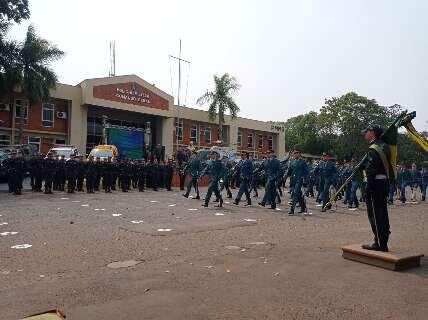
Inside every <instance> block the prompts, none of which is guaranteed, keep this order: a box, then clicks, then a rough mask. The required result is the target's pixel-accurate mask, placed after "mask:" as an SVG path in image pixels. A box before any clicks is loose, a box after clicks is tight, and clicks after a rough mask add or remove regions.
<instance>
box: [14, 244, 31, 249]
mask: <svg viewBox="0 0 428 320" xmlns="http://www.w3.org/2000/svg"><path fill="white" fill-rule="evenodd" d="M31 247H32V245H31V244H27V243H25V244H16V245H14V246H12V247H10V248H11V249H27V248H31Z"/></svg>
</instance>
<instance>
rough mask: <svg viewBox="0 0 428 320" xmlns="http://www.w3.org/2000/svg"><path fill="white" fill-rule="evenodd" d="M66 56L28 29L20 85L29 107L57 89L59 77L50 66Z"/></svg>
mask: <svg viewBox="0 0 428 320" xmlns="http://www.w3.org/2000/svg"><path fill="white" fill-rule="evenodd" d="M63 55H64V52H63V51H61V50H59V49H58V48H57V47H56V46H54V45H53V44H51V43H50V42H49V41H48V40H45V39H43V38H41V37H39V36H38V35H37V33H36V31H35V29H34V27H33V26H32V25H30V26H29V27H28V30H27V35H26V38H25V41H24V43H23V44H22V45H21V48H20V51H19V63H18V68H19V72H18V74H19V76H20V77H19V85H20V87H21V90H22V92H23V93H24V95H25V96H26V98H27V99H28V102H29V105H33V104H34V103H37V102H40V101H42V100H48V99H49V96H50V90H51V89H54V88H55V87H56V84H57V81H58V77H57V75H56V73H55V72H54V71H53V70H52V68H51V66H50V64H51V63H52V62H54V61H56V60H58V59H59V58H61V57H62V56H63ZM20 111H21V114H20V115H19V116H20V119H21V125H20V126H19V141H20V142H21V141H22V129H23V128H22V127H23V124H22V119H23V114H22V112H23V108H21V110H20Z"/></svg>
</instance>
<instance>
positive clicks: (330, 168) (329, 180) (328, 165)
mask: <svg viewBox="0 0 428 320" xmlns="http://www.w3.org/2000/svg"><path fill="white" fill-rule="evenodd" d="M336 176H337V168H336V164H335V162H334V161H332V159H331V157H330V155H329V154H328V153H325V162H324V164H323V166H322V168H321V179H322V180H323V181H324V183H323V189H321V191H322V194H321V200H322V205H323V207H322V208H323V209H322V210H321V211H322V212H325V211H326V210H327V209H331V205H329V206H328V207H327V206H326V205H327V202H328V199H329V198H330V187H331V186H332V185H333V183H334V180H335V179H336Z"/></svg>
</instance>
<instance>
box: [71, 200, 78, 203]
mask: <svg viewBox="0 0 428 320" xmlns="http://www.w3.org/2000/svg"><path fill="white" fill-rule="evenodd" d="M71 202H74V203H78V202H80V200H73V201H71Z"/></svg>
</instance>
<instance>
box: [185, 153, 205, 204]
mask: <svg viewBox="0 0 428 320" xmlns="http://www.w3.org/2000/svg"><path fill="white" fill-rule="evenodd" d="M197 155H198V153H197V152H196V151H192V155H191V160H190V161H189V164H188V165H187V168H188V170H189V174H190V181H189V183H188V184H187V191H186V193H185V194H183V197H186V198H188V197H189V194H190V191H191V190H192V186H193V188H195V191H196V198H195V199H200V196H199V188H198V178H199V175H200V173H201V169H202V167H201V161H200V160H199V159H198V158H197Z"/></svg>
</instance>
